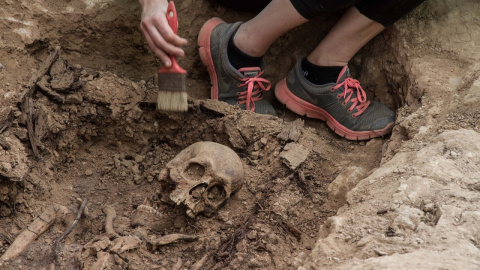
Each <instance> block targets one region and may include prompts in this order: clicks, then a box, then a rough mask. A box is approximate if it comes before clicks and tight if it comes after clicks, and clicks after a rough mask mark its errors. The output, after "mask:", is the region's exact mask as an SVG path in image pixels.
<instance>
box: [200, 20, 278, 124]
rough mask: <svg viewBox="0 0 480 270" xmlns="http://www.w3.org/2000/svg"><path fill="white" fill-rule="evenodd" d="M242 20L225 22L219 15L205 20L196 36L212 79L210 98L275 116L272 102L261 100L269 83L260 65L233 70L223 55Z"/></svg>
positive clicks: (203, 60)
mask: <svg viewBox="0 0 480 270" xmlns="http://www.w3.org/2000/svg"><path fill="white" fill-rule="evenodd" d="M241 24H242V23H241V22H237V23H234V24H227V23H225V22H224V21H222V20H221V19H219V18H213V19H210V20H208V21H207V22H206V23H205V24H204V25H203V27H202V29H201V30H200V33H199V35H198V46H200V48H199V49H198V50H199V52H200V58H201V59H202V62H203V64H204V65H205V66H206V67H207V70H208V74H209V75H210V81H211V82H212V85H213V86H212V88H211V98H212V99H218V100H221V101H225V102H227V103H228V104H231V105H238V106H240V107H241V108H242V109H247V110H252V111H254V112H256V113H260V114H271V115H276V113H275V109H274V108H273V107H272V105H271V104H270V103H269V102H268V101H266V100H263V91H268V90H270V87H271V84H270V82H269V81H268V80H266V79H264V78H262V77H261V75H262V74H263V63H262V66H261V67H248V68H242V69H239V70H237V69H235V68H234V67H233V66H232V64H231V63H230V61H229V60H228V56H227V47H228V41H229V40H230V38H231V36H232V35H233V34H234V33H235V32H236V30H237V29H238V27H240V25H241Z"/></svg>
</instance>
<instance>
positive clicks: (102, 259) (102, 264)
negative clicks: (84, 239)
mask: <svg viewBox="0 0 480 270" xmlns="http://www.w3.org/2000/svg"><path fill="white" fill-rule="evenodd" d="M97 258H98V259H97V261H96V262H95V263H94V264H93V265H92V267H91V268H90V269H98V270H103V269H109V266H111V265H112V264H113V263H114V260H113V255H112V254H110V253H107V252H99V253H98V254H97Z"/></svg>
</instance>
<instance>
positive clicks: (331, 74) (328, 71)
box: [302, 58, 343, 85]
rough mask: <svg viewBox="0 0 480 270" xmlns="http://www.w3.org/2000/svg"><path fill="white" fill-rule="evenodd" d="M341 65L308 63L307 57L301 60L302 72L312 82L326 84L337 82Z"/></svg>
mask: <svg viewBox="0 0 480 270" xmlns="http://www.w3.org/2000/svg"><path fill="white" fill-rule="evenodd" d="M342 69H343V67H323V66H317V65H315V64H312V63H310V61H308V60H307V58H304V59H303V61H302V73H303V76H305V78H306V79H307V80H309V81H310V82H311V83H313V84H319V85H320V84H326V83H335V82H337V79H338V75H340V71H342Z"/></svg>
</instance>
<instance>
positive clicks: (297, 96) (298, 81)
mask: <svg viewBox="0 0 480 270" xmlns="http://www.w3.org/2000/svg"><path fill="white" fill-rule="evenodd" d="M301 62H302V59H299V60H298V61H297V64H296V65H295V67H294V68H293V69H292V70H290V72H289V73H288V76H287V78H285V79H283V80H281V81H280V82H278V83H277V85H276V86H275V96H276V97H277V99H278V100H279V101H280V102H281V103H283V104H286V105H287V108H288V109H290V110H291V111H293V112H294V113H297V114H299V115H306V116H307V117H310V118H316V119H321V120H323V121H326V122H327V125H328V126H329V127H330V128H331V129H332V130H334V131H335V133H337V134H338V135H340V136H342V137H345V138H346V139H348V140H367V139H370V138H374V137H380V136H383V135H386V134H388V133H390V132H391V131H392V128H393V124H394V122H395V113H394V112H393V111H392V110H390V109H389V108H387V107H386V106H385V105H383V104H381V103H379V102H375V101H369V100H367V95H366V93H365V91H364V90H363V89H362V87H361V86H360V83H359V82H358V81H357V80H355V79H352V78H350V71H349V69H348V67H347V66H345V67H344V68H343V69H342V71H341V72H340V75H339V76H338V79H337V82H336V83H328V84H323V85H315V84H312V83H311V82H310V81H308V80H307V79H306V78H305V77H304V76H303V75H302V70H301Z"/></svg>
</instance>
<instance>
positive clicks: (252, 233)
mask: <svg viewBox="0 0 480 270" xmlns="http://www.w3.org/2000/svg"><path fill="white" fill-rule="evenodd" d="M247 239H249V240H255V239H257V231H255V230H251V231H249V232H248V233H247Z"/></svg>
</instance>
